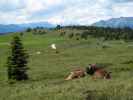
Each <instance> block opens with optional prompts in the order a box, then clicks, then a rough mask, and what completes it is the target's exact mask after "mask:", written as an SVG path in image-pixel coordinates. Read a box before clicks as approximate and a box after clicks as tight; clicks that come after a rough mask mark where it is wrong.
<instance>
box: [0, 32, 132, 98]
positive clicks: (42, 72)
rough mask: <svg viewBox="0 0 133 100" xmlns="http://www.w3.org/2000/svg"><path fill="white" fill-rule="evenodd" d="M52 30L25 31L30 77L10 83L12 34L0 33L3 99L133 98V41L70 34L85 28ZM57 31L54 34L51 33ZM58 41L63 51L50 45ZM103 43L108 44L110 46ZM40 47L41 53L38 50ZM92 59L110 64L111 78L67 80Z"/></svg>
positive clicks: (1, 95)
mask: <svg viewBox="0 0 133 100" xmlns="http://www.w3.org/2000/svg"><path fill="white" fill-rule="evenodd" d="M64 31H65V32H66V35H65V37H61V36H60V35H59V34H60V33H59V31H58V30H51V31H50V30H48V31H47V34H45V35H33V34H32V32H31V33H30V32H29V33H28V34H27V33H26V34H24V35H23V38H22V40H23V43H24V47H25V48H26V50H28V51H27V52H28V53H29V55H30V58H29V64H28V67H29V70H28V74H29V77H30V79H29V80H28V81H22V82H16V83H15V84H8V81H7V72H6V67H5V63H6V60H7V57H8V54H9V53H8V52H9V48H8V46H9V45H8V44H9V41H10V40H11V35H13V34H11V35H10V36H9V35H4V36H0V100H133V95H132V93H133V77H132V76H133V67H132V66H133V53H132V51H133V42H124V41H122V40H119V41H116V40H113V41H103V40H102V39H96V38H92V37H88V39H87V40H83V39H79V40H76V38H71V39H69V37H68V34H71V33H77V32H79V31H80V32H82V30H72V29H71V30H67V29H66V30H64ZM51 33H54V34H51ZM52 43H55V44H56V45H57V47H58V50H59V53H58V54H56V53H55V52H54V51H52V50H51V48H50V47H49V46H50V45H51V44H52ZM103 46H106V48H105V47H104V48H103ZM38 51H40V52H41V54H36V52H38ZM91 63H101V64H104V65H106V66H105V68H106V70H107V71H110V72H112V73H111V76H112V78H111V79H110V80H104V79H93V78H92V77H91V76H89V75H87V76H85V77H84V78H80V79H75V80H70V81H65V80H64V78H65V77H66V76H67V75H68V74H69V73H70V72H71V71H72V70H73V69H75V68H77V67H78V68H79V67H81V68H85V67H86V66H88V64H91Z"/></svg>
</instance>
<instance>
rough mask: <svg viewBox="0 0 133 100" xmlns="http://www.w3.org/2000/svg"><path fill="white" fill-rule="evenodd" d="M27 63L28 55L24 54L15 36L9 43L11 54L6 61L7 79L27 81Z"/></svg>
mask: <svg viewBox="0 0 133 100" xmlns="http://www.w3.org/2000/svg"><path fill="white" fill-rule="evenodd" d="M27 63H28V54H27V53H26V52H25V50H24V48H23V44H22V43H21V40H20V38H19V37H18V36H15V37H14V38H13V40H12V42H11V53H10V55H9V57H8V60H7V68H8V69H7V72H8V79H9V80H18V81H21V80H27V79H28V75H27V73H26V71H27V69H28V67H27Z"/></svg>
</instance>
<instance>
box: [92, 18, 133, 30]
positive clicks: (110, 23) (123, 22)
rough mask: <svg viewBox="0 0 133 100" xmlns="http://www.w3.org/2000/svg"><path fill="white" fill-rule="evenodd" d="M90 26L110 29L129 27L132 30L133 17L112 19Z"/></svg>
mask: <svg viewBox="0 0 133 100" xmlns="http://www.w3.org/2000/svg"><path fill="white" fill-rule="evenodd" d="M92 26H98V27H111V28H125V27H129V28H132V29H133V17H120V18H112V19H109V20H106V21H105V20H101V21H99V22H96V23H94V24H92Z"/></svg>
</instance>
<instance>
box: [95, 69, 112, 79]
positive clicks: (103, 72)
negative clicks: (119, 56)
mask: <svg viewBox="0 0 133 100" xmlns="http://www.w3.org/2000/svg"><path fill="white" fill-rule="evenodd" d="M97 78H100V79H110V78H111V76H110V72H107V71H106V70H104V69H98V70H96V71H95V72H94V74H93V79H97Z"/></svg>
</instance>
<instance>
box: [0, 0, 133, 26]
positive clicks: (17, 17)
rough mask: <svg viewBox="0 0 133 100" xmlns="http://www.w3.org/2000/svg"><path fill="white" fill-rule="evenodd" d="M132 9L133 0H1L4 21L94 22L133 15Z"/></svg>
mask: <svg viewBox="0 0 133 100" xmlns="http://www.w3.org/2000/svg"><path fill="white" fill-rule="evenodd" d="M132 9H133V1H132V0H1V1H0V23H23V22H31V21H48V22H50V23H54V24H91V23H93V22H95V21H98V20H101V19H109V18H111V17H121V16H123V17H124V16H125V17H126V16H133V14H132V13H131V10H132Z"/></svg>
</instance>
